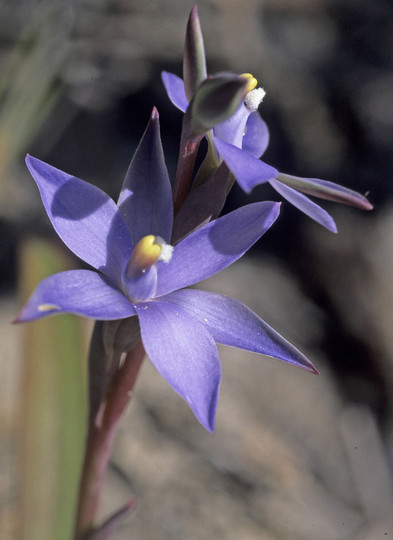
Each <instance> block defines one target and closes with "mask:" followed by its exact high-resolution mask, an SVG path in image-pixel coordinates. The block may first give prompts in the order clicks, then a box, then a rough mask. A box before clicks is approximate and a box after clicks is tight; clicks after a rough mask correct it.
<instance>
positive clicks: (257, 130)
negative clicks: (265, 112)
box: [242, 111, 269, 158]
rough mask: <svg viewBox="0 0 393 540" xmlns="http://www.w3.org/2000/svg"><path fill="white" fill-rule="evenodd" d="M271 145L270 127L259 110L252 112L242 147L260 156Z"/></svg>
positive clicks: (255, 155)
mask: <svg viewBox="0 0 393 540" xmlns="http://www.w3.org/2000/svg"><path fill="white" fill-rule="evenodd" d="M268 146H269V129H268V127H267V124H266V122H265V121H264V120H263V119H262V118H261V115H260V114H259V112H258V111H256V112H254V113H252V114H250V116H249V117H248V120H247V124H246V131H245V133H244V137H243V145H242V149H243V150H245V151H246V152H248V153H249V154H252V155H253V156H254V157H256V158H260V157H261V156H262V155H263V154H264V153H265V150H266V148H267V147H268Z"/></svg>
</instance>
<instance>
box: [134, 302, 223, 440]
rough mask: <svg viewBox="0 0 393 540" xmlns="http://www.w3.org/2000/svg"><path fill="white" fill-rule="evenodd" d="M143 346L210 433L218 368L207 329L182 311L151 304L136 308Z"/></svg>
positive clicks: (163, 305)
mask: <svg viewBox="0 0 393 540" xmlns="http://www.w3.org/2000/svg"><path fill="white" fill-rule="evenodd" d="M135 308H136V311H137V313H138V317H139V323H140V327H141V334H142V342H143V346H144V348H145V350H146V353H147V354H148V356H149V358H150V360H151V361H152V363H153V364H154V365H155V367H156V368H157V370H158V371H159V372H160V373H161V375H162V376H163V377H164V378H165V379H166V380H167V381H168V383H169V384H170V385H171V386H172V387H173V388H174V389H175V390H176V392H178V393H179V394H180V396H181V397H182V398H184V399H185V400H186V402H187V403H188V404H189V406H190V407H191V409H192V411H193V412H194V414H195V416H196V417H197V419H198V420H199V421H200V422H201V424H202V425H203V426H204V427H205V428H206V429H208V430H209V431H213V429H214V419H215V413H216V407H217V398H218V389H219V384H220V380H221V364H220V359H219V356H218V351H217V347H216V344H215V343H214V340H213V338H212V337H211V335H210V334H209V332H208V331H207V330H206V328H205V327H204V326H203V325H202V324H200V323H199V322H197V321H195V320H194V319H192V318H191V317H190V316H189V315H188V314H187V313H186V312H184V311H183V310H182V309H181V308H179V307H177V306H174V305H172V304H169V303H166V302H161V301H159V302H158V301H152V302H146V303H142V304H137V305H136V306H135Z"/></svg>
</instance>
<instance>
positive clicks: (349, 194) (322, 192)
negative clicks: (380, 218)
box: [277, 173, 373, 210]
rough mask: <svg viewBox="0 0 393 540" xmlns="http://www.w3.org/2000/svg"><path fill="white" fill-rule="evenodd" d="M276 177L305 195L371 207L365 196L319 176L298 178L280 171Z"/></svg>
mask: <svg viewBox="0 0 393 540" xmlns="http://www.w3.org/2000/svg"><path fill="white" fill-rule="evenodd" d="M277 179H278V180H280V181H281V182H283V183H284V184H286V185H288V186H290V187H293V188H294V189H298V190H299V191H302V192H303V193H307V195H313V196H314V197H319V198H320V199H326V200H328V201H335V202H339V203H342V204H348V205H349V206H354V207H355V208H360V209H361V210H372V209H373V205H372V204H371V203H370V201H368V200H367V198H366V197H364V195H361V194H360V193H357V191H353V190H352V189H348V188H345V187H343V186H340V185H339V184H334V183H333V182H328V181H327V180H319V178H299V177H298V176H292V175H290V174H283V173H280V174H279V175H278V177H277Z"/></svg>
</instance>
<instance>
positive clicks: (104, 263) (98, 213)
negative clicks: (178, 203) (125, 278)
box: [26, 156, 132, 284]
mask: <svg viewBox="0 0 393 540" xmlns="http://www.w3.org/2000/svg"><path fill="white" fill-rule="evenodd" d="M26 164H27V167H28V169H29V171H30V173H31V175H32V176H33V178H34V180H35V181H36V183H37V186H38V189H39V190H40V194H41V198H42V202H43V203H44V206H45V210H46V212H47V214H48V216H49V219H50V220H51V222H52V225H53V227H54V229H55V231H56V232H57V234H58V235H59V236H60V238H61V239H62V240H63V242H64V243H65V244H66V245H67V246H68V248H69V249H70V250H71V251H73V252H74V253H75V255H77V256H78V257H80V258H81V259H82V260H83V261H85V262H87V263H88V264H90V265H91V266H93V268H96V269H97V270H101V271H102V272H103V273H104V274H105V275H106V276H108V277H109V278H110V279H111V280H112V281H113V282H114V283H118V284H119V280H120V274H121V270H122V269H123V266H124V264H125V262H126V261H127V259H128V257H129V255H130V252H131V247H132V246H131V240H130V237H129V234H128V231H127V227H126V226H125V223H124V221H123V218H122V216H121V214H120V212H119V210H118V208H117V206H116V204H115V202H114V201H113V200H112V199H111V198H110V197H108V195H106V193H104V192H103V191H101V190H100V189H99V188H97V187H95V186H93V185H91V184H88V183H87V182H84V181H83V180H80V179H79V178H76V177H75V176H71V175H69V174H67V173H64V172H62V171H60V170H59V169H56V168H55V167H52V166H51V165H48V164H46V163H44V162H43V161H40V160H38V159H36V158H33V157H31V156H27V157H26Z"/></svg>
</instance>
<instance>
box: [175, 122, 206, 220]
mask: <svg viewBox="0 0 393 540" xmlns="http://www.w3.org/2000/svg"><path fill="white" fill-rule="evenodd" d="M201 140H202V136H201V135H199V136H194V137H191V136H190V128H189V118H188V114H187V113H186V114H185V115H184V118H183V127H182V133H181V138H180V148H179V159H178V162H177V170H176V178H175V184H174V187H173V210H174V213H175V214H177V212H178V210H179V208H180V207H181V205H182V204H183V202H184V200H185V198H186V197H187V194H188V192H189V189H190V186H191V180H192V173H193V172H194V165H195V160H196V156H197V153H198V149H199V144H200V142H201Z"/></svg>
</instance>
